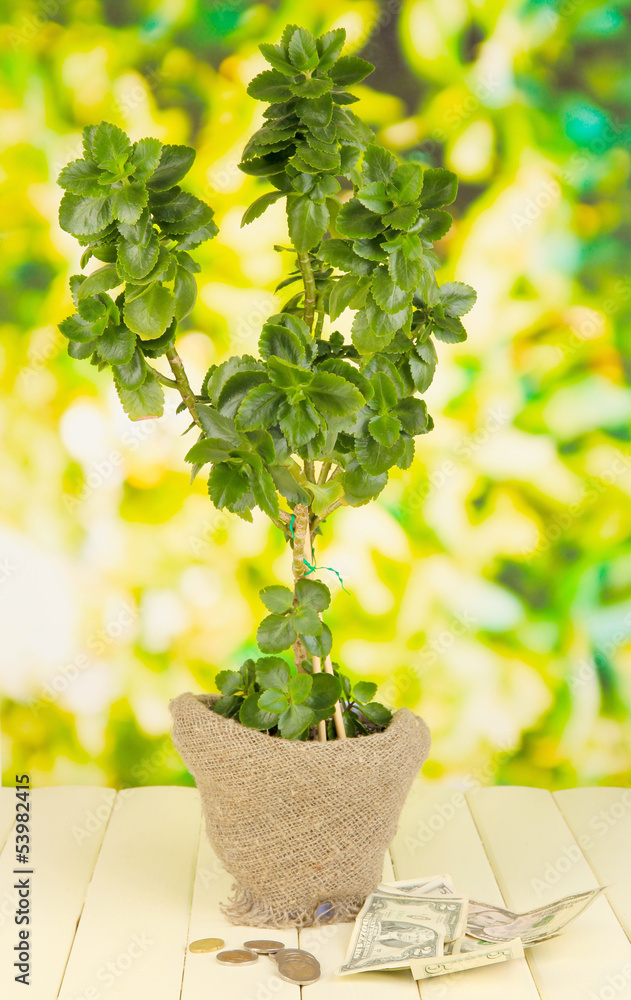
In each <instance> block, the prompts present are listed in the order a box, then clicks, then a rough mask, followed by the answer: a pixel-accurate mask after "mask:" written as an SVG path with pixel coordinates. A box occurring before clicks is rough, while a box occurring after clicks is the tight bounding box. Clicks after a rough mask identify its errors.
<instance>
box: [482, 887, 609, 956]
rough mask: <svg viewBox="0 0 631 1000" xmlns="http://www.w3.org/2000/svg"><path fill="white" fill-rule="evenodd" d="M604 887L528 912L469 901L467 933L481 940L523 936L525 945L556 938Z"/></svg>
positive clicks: (503, 939)
mask: <svg viewBox="0 0 631 1000" xmlns="http://www.w3.org/2000/svg"><path fill="white" fill-rule="evenodd" d="M601 892H604V887H603V886H599V887H598V889H590V890H589V891H588V892H580V893H576V894H575V895H573V896H566V897H565V898H564V899H558V900H556V901H555V902H554V903H546V905H545V906H540V907H539V908H538V909H536V910H530V911H529V912H528V913H513V911H512V910H504V909H502V907H500V906H492V905H491V904H489V903H478V902H474V901H473V900H470V901H469V913H468V916H467V934H468V935H469V936H470V937H473V938H476V939H477V940H478V941H485V942H493V941H500V942H502V941H510V940H512V939H513V938H516V937H518V938H521V940H522V942H523V943H524V945H530V944H536V943H538V942H540V941H546V940H548V938H552V937H555V936H556V935H557V934H558V933H559V931H561V930H563V928H564V927H566V926H567V925H568V924H569V923H570V921H571V920H575V919H576V917H578V916H579V915H580V914H581V913H583V911H584V910H586V909H587V907H588V906H590V905H591V904H592V903H593V902H594V900H595V899H597V898H598V897H599V896H600V894H601Z"/></svg>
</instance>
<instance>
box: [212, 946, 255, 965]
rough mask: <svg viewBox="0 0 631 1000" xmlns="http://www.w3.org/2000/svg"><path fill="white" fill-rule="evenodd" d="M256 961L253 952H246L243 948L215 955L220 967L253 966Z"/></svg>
mask: <svg viewBox="0 0 631 1000" xmlns="http://www.w3.org/2000/svg"><path fill="white" fill-rule="evenodd" d="M258 960H259V956H258V955H255V954H254V952H253V951H246V950H245V949H244V948H235V949H234V950H233V951H220V952H219V954H218V955H217V961H218V962H219V964H220V965H254V963H255V962H258Z"/></svg>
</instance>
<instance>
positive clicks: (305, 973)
mask: <svg viewBox="0 0 631 1000" xmlns="http://www.w3.org/2000/svg"><path fill="white" fill-rule="evenodd" d="M278 975H279V976H280V978H281V979H284V980H285V982H287V983H294V984H295V985H296V986H311V984H312V983H317V981H318V979H319V978H320V965H319V963H318V962H317V961H316V960H315V959H313V960H312V961H310V960H309V959H306V958H286V959H285V960H284V961H282V962H279V963H278Z"/></svg>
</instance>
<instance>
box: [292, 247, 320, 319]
mask: <svg viewBox="0 0 631 1000" xmlns="http://www.w3.org/2000/svg"><path fill="white" fill-rule="evenodd" d="M297 256H298V267H299V268H300V273H301V274H302V281H303V284H304V286H305V307H304V313H303V318H304V321H305V323H306V324H307V326H308V327H309V332H311V331H312V329H313V317H314V315H315V305H316V285H315V278H314V276H313V268H312V267H311V260H310V259H309V254H308V253H299V254H297Z"/></svg>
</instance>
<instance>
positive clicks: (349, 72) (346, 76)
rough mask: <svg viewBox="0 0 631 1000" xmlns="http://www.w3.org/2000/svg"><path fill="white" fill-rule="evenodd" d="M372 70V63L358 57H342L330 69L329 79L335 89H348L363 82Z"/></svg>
mask: <svg viewBox="0 0 631 1000" xmlns="http://www.w3.org/2000/svg"><path fill="white" fill-rule="evenodd" d="M374 68H375V67H374V66H373V64H372V63H369V62H367V60H366V59H360V58H359V56H342V57H341V58H340V59H338V60H337V62H336V63H335V65H334V66H332V67H331V70H330V77H331V79H332V80H333V82H334V83H335V85H336V86H337V87H350V86H351V85H352V84H353V83H361V81H362V80H365V79H366V77H367V76H369V74H370V73H372V71H373V70H374Z"/></svg>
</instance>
